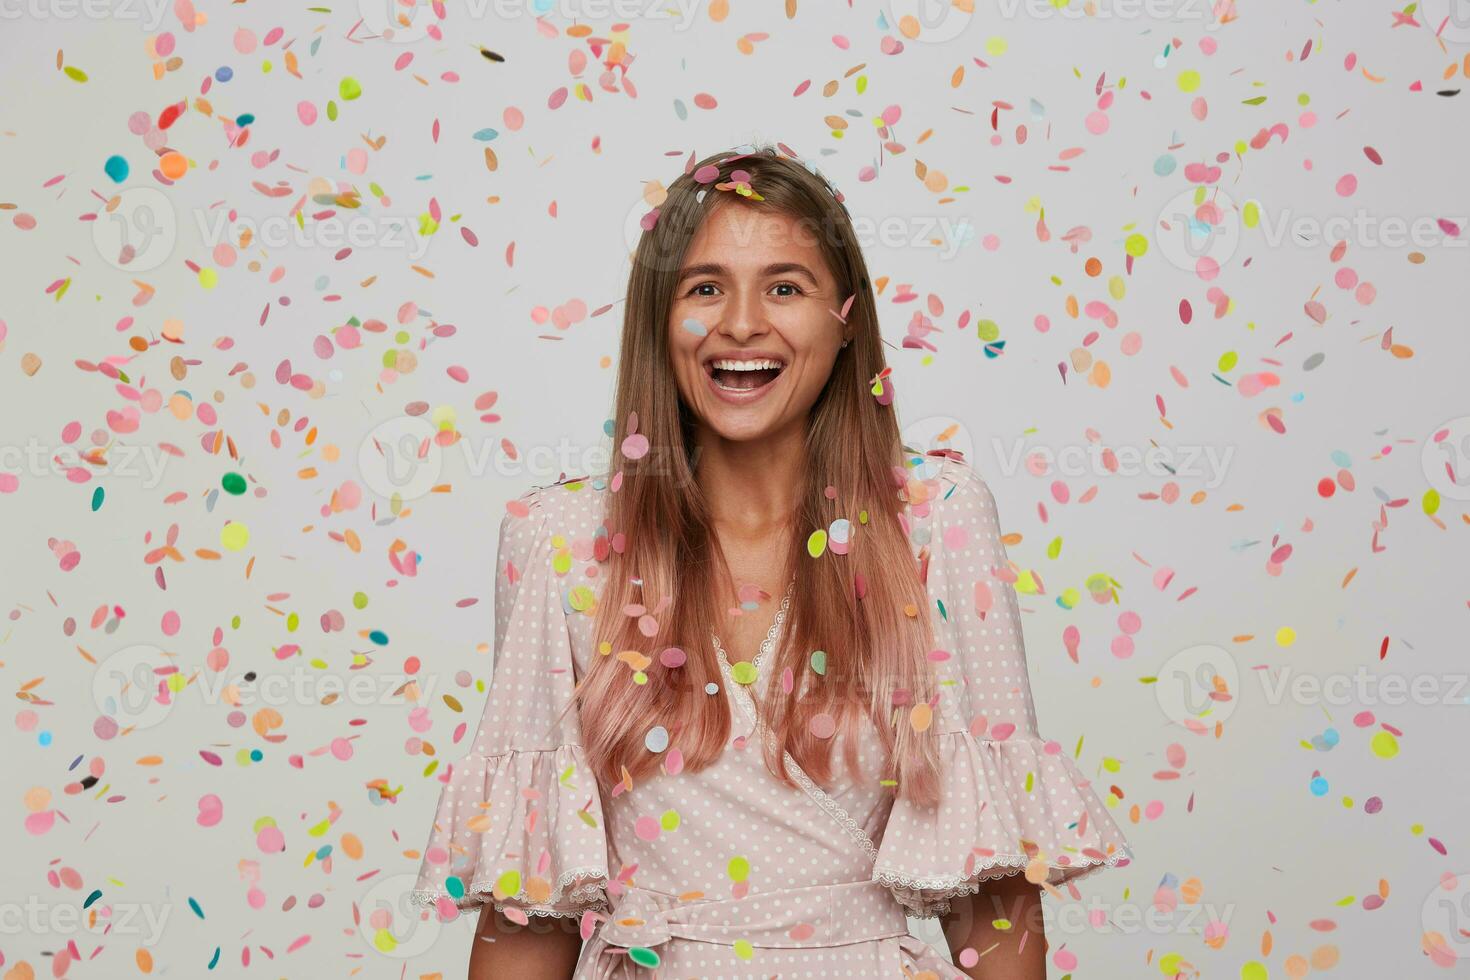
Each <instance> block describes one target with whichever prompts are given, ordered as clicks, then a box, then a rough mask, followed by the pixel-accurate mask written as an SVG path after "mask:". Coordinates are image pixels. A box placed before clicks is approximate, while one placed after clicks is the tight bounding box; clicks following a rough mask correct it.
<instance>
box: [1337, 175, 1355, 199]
mask: <svg viewBox="0 0 1470 980" xmlns="http://www.w3.org/2000/svg"><path fill="white" fill-rule="evenodd" d="M1357 189H1358V178H1357V177H1355V176H1353V175H1352V174H1343V175H1342V176H1341V177H1339V178H1338V180H1337V194H1338V196H1339V197H1352V196H1353V192H1354V191H1356V190H1357Z"/></svg>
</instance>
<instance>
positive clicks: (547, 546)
mask: <svg viewBox="0 0 1470 980" xmlns="http://www.w3.org/2000/svg"><path fill="white" fill-rule="evenodd" d="M553 489H554V488H553ZM544 497H545V493H544V492H543V491H537V490H533V491H531V492H530V493H529V494H528V495H526V496H524V497H522V498H521V500H520V501H519V502H518V503H516V504H512V505H511V508H510V512H509V513H507V514H506V515H505V517H504V519H503V520H502V521H501V524H500V542H499V550H498V557H497V563H496V580H495V648H494V649H495V660H494V663H493V676H492V678H491V681H490V695H489V698H488V699H487V701H486V703H485V710H484V713H483V715H482V716H481V718H480V726H479V731H478V734H477V735H476V737H475V741H474V744H473V747H472V749H471V751H470V753H469V754H468V755H466V756H465V757H464V758H463V759H461V760H460V761H459V762H456V763H454V764H453V765H452V766H450V767H449V769H448V770H447V771H446V772H445V773H444V774H443V775H442V776H441V777H440V778H441V781H442V782H443V783H444V786H443V789H442V791H441V794H440V797H439V805H438V812H437V814H436V816H435V818H434V827H433V832H432V834H431V835H430V838H429V843H428V846H427V847H426V848H425V850H424V857H423V863H422V865H421V867H420V870H419V874H418V880H417V883H416V885H415V889H414V893H413V899H414V901H415V903H416V904H418V905H421V906H430V905H433V906H436V907H437V908H438V910H439V913H440V915H441V917H443V918H445V919H449V918H453V917H454V915H455V910H456V909H458V910H460V911H467V910H471V909H474V910H478V909H479V906H480V905H481V904H483V903H485V902H487V901H488V902H492V903H493V904H494V905H495V906H496V907H497V908H500V909H505V908H507V907H510V906H514V907H517V908H520V909H522V910H524V911H525V912H526V913H527V914H529V915H562V916H574V915H579V914H580V913H581V912H582V911H584V910H585V909H588V908H603V907H605V905H606V891H605V886H606V883H607V839H606V836H605V831H604V822H603V815H602V803H601V800H600V799H599V796H598V791H597V784H596V781H595V780H594V779H593V777H592V773H591V770H590V769H589V768H588V766H587V763H586V760H585V759H584V757H583V751H582V737H581V726H580V725H579V723H578V721H577V714H576V710H575V709H573V710H571V711H566V712H563V708H565V707H566V706H567V704H568V702H569V701H570V699H571V697H572V693H573V689H574V686H575V683H576V680H575V675H574V667H573V659H572V646H571V633H570V630H569V628H568V627H569V623H568V619H567V616H568V609H569V608H570V607H569V606H568V604H567V599H566V597H565V591H566V590H567V589H569V588H572V587H573V586H572V585H571V583H568V582H564V581H562V577H561V575H559V574H558V571H559V570H560V571H561V572H563V573H564V572H565V571H566V570H567V569H566V566H567V562H566V557H567V556H566V550H565V549H564V548H563V549H559V548H558V547H557V546H556V540H554V538H553V533H552V532H553V526H552V521H551V519H550V518H549V517H548V507H547V506H545V504H546V503H547V501H546V500H544V499H543V498H544Z"/></svg>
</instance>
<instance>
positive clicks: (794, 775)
mask: <svg viewBox="0 0 1470 980" xmlns="http://www.w3.org/2000/svg"><path fill="white" fill-rule="evenodd" d="M795 585H796V583H795V581H794V580H793V582H792V583H791V585H789V586H787V588H786V597H785V598H784V599H782V600H781V608H780V609H778V610H776V619H775V622H773V623H771V628H770V630H769V631H768V632H767V633H766V638H765V640H764V641H763V642H762V643H761V646H760V651H759V652H758V653H757V654H756V657H755V659H754V660H753V661H751V663H752V664H754V665H755V668H756V670H757V671H759V670H760V666H761V664H762V663H763V662H764V661H765V659H766V657H767V656H768V655H769V654H770V652H771V650H772V649H773V648H774V647H775V643H776V637H777V636H778V635H779V634H780V632H781V626H782V624H783V623H785V621H786V610H787V608H788V607H789V606H790V605H791V594H792V592H793V590H794V589H795ZM710 639H712V640H713V641H714V644H715V655H716V657H717V658H718V659H719V663H720V673H721V674H722V675H723V676H724V678H725V688H726V690H728V691H729V692H730V695H731V696H732V697H733V698H734V699H735V703H736V704H738V705H740V710H741V712H742V713H743V714H744V715H745V719H746V721H748V722H749V723H750V725H751V727H753V728H759V729H760V732H761V735H762V737H763V738H764V739H765V741H766V744H767V745H769V746H771V747H772V748H774V747H775V742H776V735H775V733H774V732H772V731H771V730H770V729H769V728H767V727H766V726H765V725H762V724H761V723H760V719H759V716H758V715H757V713H756V710H755V702H754V701H753V700H752V699H751V696H750V692H748V691H747V690H746V689H745V685H744V684H740V683H737V682H736V680H735V675H734V669H733V668H732V667H731V666H730V660H729V658H728V657H727V656H726V655H725V648H724V647H722V646H721V645H720V638H719V637H718V636H716V635H715V634H713V633H711V634H710ZM757 677H759V674H757ZM781 761H782V764H783V765H784V767H785V769H786V774H787V775H788V776H790V777H791V780H792V782H794V783H796V785H797V786H800V787H801V790H802V792H804V793H806V795H807V796H809V797H810V798H811V799H812V801H813V802H815V803H816V804H817V806H819V807H821V808H822V810H823V811H824V812H826V814H827V815H828V816H830V817H831V818H832V819H833V820H835V821H837V824H838V826H840V827H841V828H842V829H843V830H844V831H846V832H847V835H848V836H849V837H851V838H852V839H853V841H855V842H856V843H857V845H858V846H859V847H860V848H862V850H863V853H865V854H866V855H868V857H870V858H872V859H873V860H874V861H875V862H876V861H877V859H878V848H877V846H876V845H874V843H873V839H872V838H871V837H869V836H868V834H867V831H865V830H863V828H862V827H861V826H859V824H858V822H857V821H856V820H854V819H853V817H852V815H851V814H849V813H848V812H847V810H846V809H844V808H843V807H842V805H841V804H839V803H838V802H837V801H836V800H834V799H833V798H832V797H831V796H830V795H829V794H828V793H827V791H826V790H824V789H822V787H820V786H818V785H817V784H816V783H815V782H813V781H812V779H811V777H810V776H808V775H807V774H806V773H805V772H803V771H802V770H801V767H800V766H798V765H797V764H796V760H795V759H793V758H792V757H791V753H790V752H786V751H784V750H783V751H782V752H781Z"/></svg>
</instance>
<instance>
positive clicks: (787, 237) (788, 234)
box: [686, 201, 830, 274]
mask: <svg viewBox="0 0 1470 980" xmlns="http://www.w3.org/2000/svg"><path fill="white" fill-rule="evenodd" d="M821 232H822V229H821V226H820V224H819V223H818V222H815V221H812V220H810V219H803V218H798V217H796V216H794V215H791V214H787V213H785V212H783V211H776V210H774V209H771V208H762V207H757V206H754V205H750V204H743V203H738V202H733V201H732V202H730V203H728V204H721V205H719V206H717V207H716V208H715V209H714V210H713V211H712V212H711V213H710V214H709V215H707V216H706V217H705V219H704V222H703V224H701V225H700V226H699V230H698V231H696V232H695V234H694V237H693V238H692V239H691V240H690V242H689V250H688V253H687V255H686V260H691V261H703V260H706V259H712V258H714V257H716V255H717V256H718V258H719V261H720V262H722V263H723V264H725V265H728V266H730V267H732V268H734V269H737V270H738V269H741V268H742V267H744V268H756V267H760V266H765V265H767V264H769V263H771V262H773V261H790V262H800V263H803V264H805V265H807V266H808V267H810V268H811V269H812V271H814V272H816V273H818V274H822V273H829V274H830V272H829V270H828V269H827V264H826V258H825V256H824V255H823V253H822V248H821Z"/></svg>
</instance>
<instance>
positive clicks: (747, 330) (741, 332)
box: [719, 289, 771, 344]
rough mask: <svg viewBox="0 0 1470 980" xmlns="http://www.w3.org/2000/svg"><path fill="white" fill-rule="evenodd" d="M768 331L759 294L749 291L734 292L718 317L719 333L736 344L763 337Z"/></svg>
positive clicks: (768, 326)
mask: <svg viewBox="0 0 1470 980" xmlns="http://www.w3.org/2000/svg"><path fill="white" fill-rule="evenodd" d="M770 329H771V328H770V325H769V324H768V323H766V317H765V310H764V309H763V308H762V306H761V297H760V294H759V293H758V292H755V291H753V290H749V289H736V290H734V291H733V292H732V294H731V297H730V300H729V302H727V303H726V304H725V309H724V312H723V315H722V316H721V317H720V326H719V330H720V333H723V334H724V335H725V336H727V337H729V338H730V339H731V340H733V341H734V342H736V343H737V344H745V343H747V342H749V341H750V340H751V338H754V337H760V336H763V335H764V334H766V333H768V332H769V331H770Z"/></svg>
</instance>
